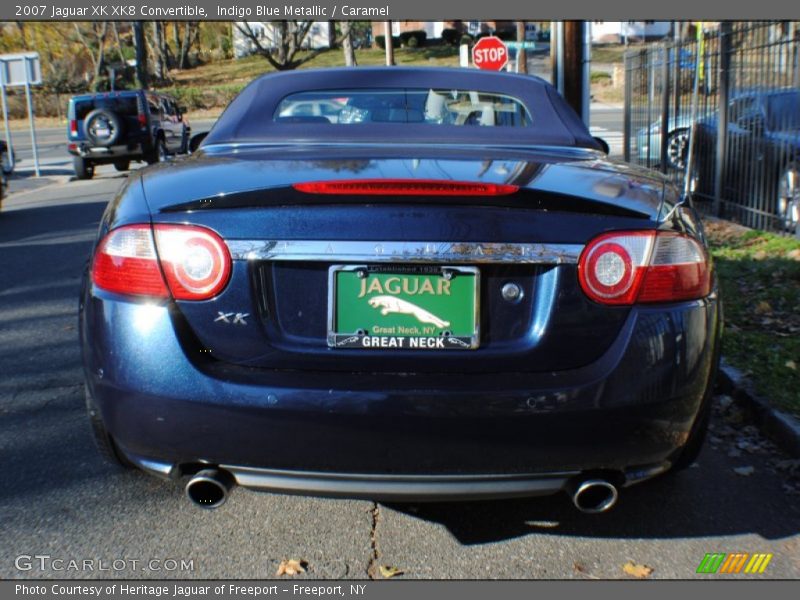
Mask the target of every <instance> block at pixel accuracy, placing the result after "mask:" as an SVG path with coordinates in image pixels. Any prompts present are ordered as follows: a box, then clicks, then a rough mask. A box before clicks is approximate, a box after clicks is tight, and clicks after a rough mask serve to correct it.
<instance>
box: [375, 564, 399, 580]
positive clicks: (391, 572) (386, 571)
mask: <svg viewBox="0 0 800 600" xmlns="http://www.w3.org/2000/svg"><path fill="white" fill-rule="evenodd" d="M378 570H379V571H380V572H381V575H383V576H384V577H385V578H386V579H391V578H392V577H397V576H398V575H402V574H403V571H401V570H400V569H398V568H397V567H390V566H389V565H381V566H380V567H379V568H378Z"/></svg>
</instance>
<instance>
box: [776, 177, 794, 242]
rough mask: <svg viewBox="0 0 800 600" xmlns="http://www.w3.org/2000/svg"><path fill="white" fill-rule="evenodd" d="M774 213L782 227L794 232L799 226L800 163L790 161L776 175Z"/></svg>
mask: <svg viewBox="0 0 800 600" xmlns="http://www.w3.org/2000/svg"><path fill="white" fill-rule="evenodd" d="M776 199H777V202H776V206H775V214H776V215H777V216H778V218H779V219H780V220H781V224H782V226H783V229H784V230H786V231H788V232H790V233H795V232H797V231H799V229H798V226H800V163H797V162H790V163H789V164H787V165H786V166H785V167H784V168H783V169H782V170H781V172H780V175H779V176H778V183H777V190H776Z"/></svg>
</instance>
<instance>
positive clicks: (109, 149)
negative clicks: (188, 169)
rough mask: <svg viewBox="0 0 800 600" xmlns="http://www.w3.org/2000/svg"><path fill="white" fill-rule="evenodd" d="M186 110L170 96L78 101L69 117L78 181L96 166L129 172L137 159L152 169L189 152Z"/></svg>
mask: <svg viewBox="0 0 800 600" xmlns="http://www.w3.org/2000/svg"><path fill="white" fill-rule="evenodd" d="M182 113H183V110H182V109H181V108H180V107H179V106H178V105H177V104H176V103H175V100H174V99H173V98H172V97H170V96H167V95H165V94H158V93H155V92H150V91H146V90H126V91H121V92H107V93H102V94H86V95H82V96H73V97H72V98H70V100H69V109H68V113H67V119H68V123H69V124H68V130H67V139H68V141H69V145H68V147H67V149H68V151H69V153H70V154H72V155H73V156H74V158H73V165H74V166H75V175H76V176H77V177H78V179H90V178H91V177H92V176H93V175H94V166H95V165H101V164H113V165H114V167H115V168H116V169H117V170H118V171H126V170H127V169H128V167H129V166H130V161H132V160H143V161H145V162H147V163H148V164H152V163H156V162H160V161H163V160H166V158H167V157H168V156H169V155H170V154H181V153H185V152H187V151H188V149H189V137H190V135H191V128H190V127H189V123H188V122H187V121H186V120H185V119H184V118H183V114H182Z"/></svg>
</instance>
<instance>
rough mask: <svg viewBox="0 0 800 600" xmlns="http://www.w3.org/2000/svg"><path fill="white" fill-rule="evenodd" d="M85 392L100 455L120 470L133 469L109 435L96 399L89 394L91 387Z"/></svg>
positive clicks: (93, 436) (88, 412) (94, 437)
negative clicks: (95, 401)
mask: <svg viewBox="0 0 800 600" xmlns="http://www.w3.org/2000/svg"><path fill="white" fill-rule="evenodd" d="M84 390H85V396H86V413H87V414H88V416H89V425H90V426H91V429H92V438H93V439H94V444H95V446H97V451H98V452H99V453H100V456H101V457H103V460H104V461H105V462H107V463H109V464H111V465H114V466H116V467H118V468H120V469H131V468H133V467H134V465H133V464H132V463H131V462H130V461H129V460H128V459H127V458H125V457H124V456H123V455H122V453H121V452H120V451H119V450H118V449H117V446H116V444H115V443H114V438H112V437H111V434H110V433H108V430H107V429H106V426H105V425H104V424H103V419H101V418H100V412H99V411H98V410H97V407H96V405H95V403H94V399H93V398H92V395H91V393H90V392H89V387H88V386H85V387H84Z"/></svg>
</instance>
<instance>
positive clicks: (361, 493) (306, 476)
mask: <svg viewBox="0 0 800 600" xmlns="http://www.w3.org/2000/svg"><path fill="white" fill-rule="evenodd" d="M127 458H128V460H130V461H131V462H132V463H133V464H135V465H136V466H138V467H139V468H140V469H142V470H143V471H147V472H148V473H150V474H152V475H155V476H157V477H160V478H162V479H175V478H178V477H180V475H181V474H182V472H181V469H180V467H179V466H177V465H175V464H173V463H166V462H159V461H153V460H150V459H146V458H144V457H141V456H137V455H135V454H127ZM669 467H670V464H669V462H663V463H661V464H659V465H652V466H649V467H646V468H639V469H636V470H629V471H627V472H624V473H621V474H615V475H616V476H615V477H613V478H614V479H616V481H615V483H617V484H620V485H625V486H629V485H633V484H635V483H639V482H641V481H645V480H647V479H650V478H651V477H655V476H656V475H659V474H661V473H663V472H664V471H666V470H668V469H669ZM218 468H219V469H222V470H223V471H225V472H226V473H228V474H230V476H231V477H232V479H233V481H234V482H235V483H236V485H239V486H242V487H246V488H249V489H253V490H261V491H269V492H279V493H283V494H313V495H315V496H324V497H330V498H363V499H369V500H382V501H386V502H392V501H394V502H410V501H415V502H419V501H448V500H487V499H499V498H516V497H529V496H547V495H550V494H555V493H557V492H560V491H567V489H568V487H569V486H570V484H571V482H573V481H577V480H579V479H580V477H581V472H580V471H567V472H560V473H528V474H519V475H451V476H447V475H374V474H357V473H323V472H316V471H282V470H277V469H260V468H254V467H241V466H238V465H218ZM620 476H621V477H620Z"/></svg>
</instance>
